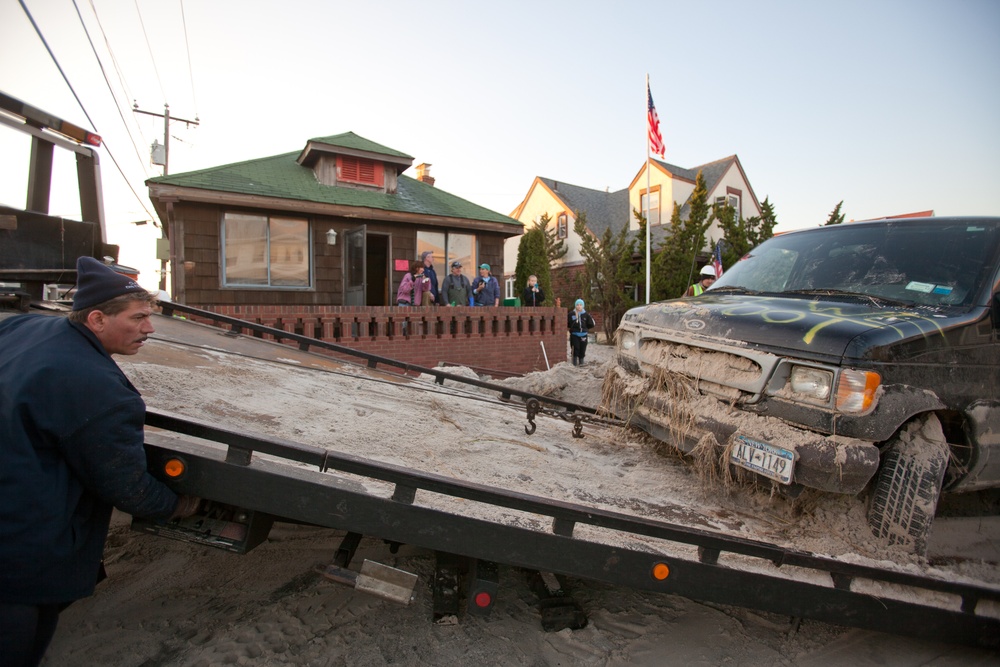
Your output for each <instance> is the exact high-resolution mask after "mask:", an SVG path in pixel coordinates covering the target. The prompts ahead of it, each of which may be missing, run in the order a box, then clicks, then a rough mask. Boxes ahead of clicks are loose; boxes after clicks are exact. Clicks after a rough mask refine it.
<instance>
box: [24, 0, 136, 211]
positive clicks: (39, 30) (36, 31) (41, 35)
mask: <svg viewBox="0 0 1000 667" xmlns="http://www.w3.org/2000/svg"><path fill="white" fill-rule="evenodd" d="M18 2H19V3H20V5H21V9H23V10H24V13H25V15H26V16H27V17H28V20H29V21H30V22H31V26H32V27H33V28H34V29H35V34H37V35H38V39H40V40H41V41H42V45H43V46H44V47H45V50H46V51H48V52H49V57H50V58H52V62H53V63H55V66H56V69H58V70H59V74H61V75H62V78H63V81H65V82H66V85H67V86H68V87H69V91H70V92H71V93H73V98H74V99H75V100H76V103H77V104H78V105H80V110H81V111H83V115H84V116H86V117H87V121H88V122H89V123H90V126H91V127H92V128H94V131H95V132H96V131H97V124H96V123H94V120H93V119H92V118H91V117H90V114H89V113H87V108H86V107H85V106H84V105H83V102H82V101H81V100H80V96H79V95H77V94H76V89H75V88H73V84H72V83H70V82H69V77H67V76H66V72H64V71H63V68H62V65H60V64H59V60H58V58H56V54H54V53H53V52H52V48H51V47H50V46H49V43H48V41H47V40H46V39H45V36H44V35H43V34H42V31H41V29H40V28H39V27H38V24H37V23H35V17H34V16H32V15H31V12H30V11H29V10H28V7H27V5H25V4H24V0H18ZM105 147H106V148H107V151H108V157H110V158H111V161H112V162H114V163H115V167H116V168H117V169H118V173H119V174H121V177H122V179H123V180H124V181H125V184H126V185H127V186H128V187H129V190H131V191H132V194H133V195H135V199H136V201H138V202H139V204H140V205H141V206H142V208H143V209H144V210H145V211H146V213H149V215H150V217H151V218H152V219H154V220H155V219H156V216H154V215H153V214H152V213H150V211H149V209H148V208H147V207H146V204H145V203H144V202H143V201H142V199H141V198H140V197H139V193H138V192H136V191H135V188H133V187H132V183H131V182H130V181H129V180H128V177H127V176H125V172H124V171H123V170H122V167H121V165H120V164H118V160H117V159H115V155H114V153H112V152H111V148H110V147H108V146H107V144H105Z"/></svg>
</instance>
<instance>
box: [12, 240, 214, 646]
mask: <svg viewBox="0 0 1000 667" xmlns="http://www.w3.org/2000/svg"><path fill="white" fill-rule="evenodd" d="M153 303H154V297H153V296H152V295H150V294H149V292H147V291H146V290H144V289H142V288H141V287H140V286H139V285H138V283H136V282H135V281H134V280H132V279H131V278H129V277H127V276H124V275H122V274H119V273H116V272H115V271H113V270H111V269H110V268H108V267H106V266H105V265H103V264H102V263H101V262H99V261H97V260H96V259H93V258H91V257H81V258H80V260H79V261H78V262H77V291H76V296H75V297H74V300H73V311H72V313H71V314H70V315H69V317H58V316H46V315H19V316H15V317H9V318H6V319H4V320H3V321H0V663H2V664H4V665H18V666H20V665H37V664H38V663H39V661H41V659H42V656H43V655H44V653H45V649H46V648H47V647H48V644H49V641H50V640H51V638H52V635H53V634H54V633H55V629H56V624H57V622H58V618H59V612H60V611H61V610H62V609H63V608H65V607H66V606H67V605H68V604H69V603H70V602H72V601H74V600H78V599H80V598H83V597H87V596H88V595H91V594H92V593H93V592H94V587H95V585H96V584H97V582H98V581H99V579H101V578H103V566H102V563H101V558H102V555H103V551H104V541H105V539H106V537H107V534H108V527H109V524H110V520H111V511H112V508H113V507H117V508H118V509H120V510H122V511H123V512H128V513H130V514H133V515H136V516H143V517H150V518H154V519H164V520H166V519H171V518H175V517H183V516H189V515H191V514H193V513H194V512H195V511H196V510H197V508H198V504H199V502H200V501H199V499H198V498H194V497H189V496H180V497H178V496H177V495H176V494H174V492H173V491H171V490H170V489H169V488H167V486H165V485H164V484H163V483H161V482H159V481H158V480H156V479H155V478H153V477H152V476H151V475H150V474H149V473H148V472H147V471H146V455H145V451H144V449H143V424H144V422H145V414H146V406H145V403H143V400H142V398H141V397H140V396H139V392H138V391H137V390H136V388H135V387H134V386H132V383H131V382H129V380H128V378H127V377H125V374H124V373H122V371H121V369H120V368H119V367H118V364H116V363H115V361H114V360H113V359H112V358H111V355H112V354H127V355H131V354H135V353H137V352H138V351H139V348H140V347H142V345H143V342H144V341H145V340H146V338H147V337H148V336H149V335H150V334H151V333H153V326H152V324H151V322H150V315H151V314H152V305H153Z"/></svg>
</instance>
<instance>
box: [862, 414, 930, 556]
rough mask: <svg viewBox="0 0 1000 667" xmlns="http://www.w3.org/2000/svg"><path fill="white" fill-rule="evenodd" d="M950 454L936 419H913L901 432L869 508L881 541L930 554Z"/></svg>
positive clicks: (891, 450)
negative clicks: (933, 524)
mask: <svg viewBox="0 0 1000 667" xmlns="http://www.w3.org/2000/svg"><path fill="white" fill-rule="evenodd" d="M948 453H949V449H948V443H947V442H946V441H945V439H944V433H943V432H942V430H941V422H940V421H938V418H937V416H935V415H928V416H926V417H920V418H917V419H914V420H913V421H911V422H909V423H908V424H907V425H906V426H905V427H904V428H903V429H902V430H901V431H900V432H899V434H898V435H897V436H896V437H895V439H894V440H893V442H892V444H891V445H890V447H889V450H888V452H887V453H886V454H885V456H884V457H883V460H882V467H881V468H880V469H879V473H878V477H877V478H876V481H875V488H874V490H873V493H872V496H871V504H870V505H869V508H868V523H869V524H870V525H871V528H872V532H874V533H875V536H876V537H878V538H880V539H882V540H883V541H884V542H886V543H887V544H890V545H892V544H898V545H902V546H905V547H909V548H910V549H911V550H913V551H914V552H916V553H918V554H920V555H924V554H925V553H926V552H927V534H928V533H929V532H930V528H931V522H933V520H934V511H935V509H936V508H937V502H938V497H939V496H940V495H941V486H942V483H943V481H944V473H945V470H946V469H947V468H948Z"/></svg>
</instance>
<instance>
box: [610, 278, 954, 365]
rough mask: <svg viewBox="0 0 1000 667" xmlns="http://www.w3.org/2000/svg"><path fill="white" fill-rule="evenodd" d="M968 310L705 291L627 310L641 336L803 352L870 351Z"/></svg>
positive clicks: (935, 331) (928, 332)
mask: <svg viewBox="0 0 1000 667" xmlns="http://www.w3.org/2000/svg"><path fill="white" fill-rule="evenodd" d="M969 316H970V314H969V313H967V312H965V313H964V314H963V313H956V310H955V309H951V308H948V309H942V308H928V307H913V308H907V307H900V306H885V305H881V304H878V303H875V302H871V301H865V302H861V301H849V300H836V301H834V300H829V299H824V300H816V299H811V298H804V297H800V298H789V297H765V296H748V295H743V294H711V293H706V294H704V295H702V296H700V297H698V298H695V299H675V300H672V301H661V302H658V303H654V304H650V305H649V306H641V307H639V308H633V309H632V310H630V311H628V312H627V313H626V314H625V316H624V318H623V322H628V323H632V324H635V325H638V326H640V328H641V330H642V331H641V335H653V336H655V335H656V334H658V333H659V334H664V335H667V336H670V337H673V336H678V335H679V336H690V337H693V338H710V339H715V340H717V341H726V342H729V343H737V344H741V345H748V346H750V347H752V348H755V349H761V350H769V351H774V352H778V353H782V352H787V351H796V352H799V353H801V354H803V355H804V356H806V357H811V358H818V357H837V358H844V357H846V358H856V359H863V358H870V357H871V352H872V350H874V349H875V348H883V347H885V346H889V345H892V344H894V343H899V342H901V341H904V340H909V339H912V338H915V337H934V336H941V335H942V333H943V330H944V329H945V328H947V327H950V326H954V325H955V324H958V323H961V322H964V321H966V320H967V319H968V318H969Z"/></svg>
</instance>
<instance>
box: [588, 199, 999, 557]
mask: <svg viewBox="0 0 1000 667" xmlns="http://www.w3.org/2000/svg"><path fill="white" fill-rule="evenodd" d="M998 286H1000V219H997V218H919V219H894V220H880V221H872V222H858V223H847V224H841V225H832V226H826V227H820V228H817V229H810V230H804V231H798V232H792V233H787V234H782V235H779V236H776V237H774V238H772V239H769V240H768V241H766V242H765V243H762V244H761V245H760V246H758V247H757V248H755V249H754V250H753V251H751V252H750V253H748V254H747V255H746V256H745V257H743V259H742V260H740V261H739V262H738V263H737V264H736V265H734V266H733V267H732V268H731V269H730V270H729V271H727V272H726V273H725V274H724V275H723V277H722V278H721V279H719V280H718V281H716V283H715V284H714V285H713V286H712V288H711V289H710V290H708V291H707V292H705V293H704V294H702V295H701V296H698V297H691V298H683V299H675V300H672V301H665V302H660V303H654V304H650V305H648V306H644V307H639V308H634V309H632V310H630V311H629V312H628V313H626V314H625V316H624V318H623V319H622V322H621V324H620V326H619V329H618V332H617V340H616V344H617V349H616V356H615V359H616V363H615V365H614V366H613V368H612V370H611V371H610V372H609V373H608V375H607V377H606V379H605V397H606V401H607V403H606V405H607V407H608V408H609V409H610V410H611V411H612V412H613V413H615V414H617V415H618V416H619V417H621V418H623V419H627V420H628V421H629V422H630V423H632V424H634V425H637V426H639V427H640V428H643V429H644V430H646V431H648V432H649V433H650V434H652V435H653V436H654V437H657V438H659V439H662V440H664V441H666V442H668V443H670V444H672V445H674V446H676V447H677V448H679V449H680V450H682V451H684V452H687V453H694V454H696V455H703V456H706V455H707V456H709V457H710V460H714V461H718V462H721V463H722V466H721V469H722V470H723V471H724V472H727V473H729V474H733V473H736V474H737V475H743V476H745V475H749V476H751V477H753V478H755V479H757V480H758V481H765V482H766V483H769V484H773V485H776V487H777V488H778V490H780V491H782V492H783V493H787V494H789V495H795V494H796V493H797V492H798V491H801V489H802V487H812V488H816V489H821V490H823V491H830V492H836V493H849V494H857V493H860V492H861V491H863V490H864V489H866V488H867V487H868V486H869V483H870V482H871V483H872V493H871V500H870V505H869V513H868V519H869V523H870V524H871V526H872V529H873V530H874V531H875V533H876V535H878V536H880V537H882V538H884V539H885V541H886V542H887V543H889V544H904V545H908V546H911V547H912V548H914V549H915V550H917V551H918V552H922V551H923V550H924V548H925V540H926V536H927V532H928V530H929V528H930V524H931V521H932V520H933V517H934V512H935V509H936V506H937V501H938V498H939V496H940V494H941V491H942V490H944V491H945V492H963V491H976V490H981V489H986V488H991V487H997V486H998V485H1000V391H998V385H1000V294H998ZM872 480H874V481H872Z"/></svg>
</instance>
